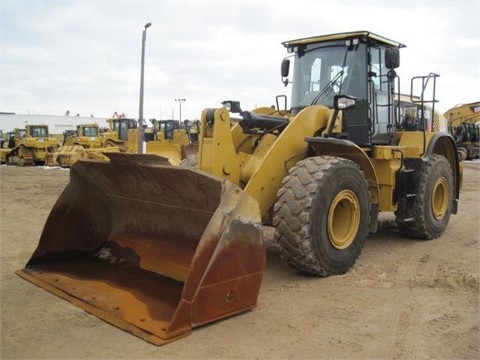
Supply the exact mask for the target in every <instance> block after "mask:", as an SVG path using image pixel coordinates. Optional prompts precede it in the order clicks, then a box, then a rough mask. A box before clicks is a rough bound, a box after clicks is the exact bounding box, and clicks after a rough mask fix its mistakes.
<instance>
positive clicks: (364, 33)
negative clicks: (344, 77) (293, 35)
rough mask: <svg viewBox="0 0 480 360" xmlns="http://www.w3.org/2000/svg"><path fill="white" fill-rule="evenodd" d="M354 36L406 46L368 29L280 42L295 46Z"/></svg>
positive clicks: (286, 45)
mask: <svg viewBox="0 0 480 360" xmlns="http://www.w3.org/2000/svg"><path fill="white" fill-rule="evenodd" d="M355 38H368V39H372V40H374V41H375V42H377V43H381V44H385V45H388V46H394V47H398V48H403V47H406V45H404V44H401V43H399V42H396V41H393V40H390V39H387V38H385V37H383V36H380V35H377V34H374V33H372V32H370V31H352V32H344V33H338V34H330V35H319V36H312V37H308V38H303V39H296V40H289V41H284V42H282V44H283V46H285V47H287V48H288V47H292V46H297V45H306V44H313V43H320V42H324V41H332V40H348V39H355Z"/></svg>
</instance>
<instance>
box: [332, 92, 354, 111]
mask: <svg viewBox="0 0 480 360" xmlns="http://www.w3.org/2000/svg"><path fill="white" fill-rule="evenodd" d="M355 105H357V98H356V97H354V96H350V95H335V96H334V97H333V108H334V110H337V111H338V110H348V109H352V108H353V107H355Z"/></svg>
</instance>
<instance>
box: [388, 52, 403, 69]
mask: <svg viewBox="0 0 480 360" xmlns="http://www.w3.org/2000/svg"><path fill="white" fill-rule="evenodd" d="M385 66H386V68H387V69H396V68H398V67H399V66H400V50H399V49H398V48H394V47H389V48H387V49H386V50H385Z"/></svg>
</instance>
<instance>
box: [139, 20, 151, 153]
mask: <svg viewBox="0 0 480 360" xmlns="http://www.w3.org/2000/svg"><path fill="white" fill-rule="evenodd" d="M150 26H152V23H146V24H145V26H144V28H143V34H142V65H141V71H140V104H139V114H138V153H139V154H143V138H144V135H143V76H144V71H145V41H146V40H147V29H148V28H149V27H150Z"/></svg>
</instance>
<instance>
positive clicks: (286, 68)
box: [280, 59, 290, 86]
mask: <svg viewBox="0 0 480 360" xmlns="http://www.w3.org/2000/svg"><path fill="white" fill-rule="evenodd" d="M280 72H281V75H282V82H283V85H285V86H287V85H288V74H289V73H290V60H289V59H283V61H282V66H281V69H280Z"/></svg>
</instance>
